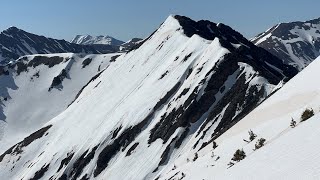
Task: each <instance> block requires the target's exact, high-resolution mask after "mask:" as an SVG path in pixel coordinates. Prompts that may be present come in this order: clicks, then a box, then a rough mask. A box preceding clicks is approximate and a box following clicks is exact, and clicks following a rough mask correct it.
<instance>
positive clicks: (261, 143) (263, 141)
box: [255, 138, 266, 150]
mask: <svg viewBox="0 0 320 180" xmlns="http://www.w3.org/2000/svg"><path fill="white" fill-rule="evenodd" d="M265 142H266V139H264V138H260V139H258V141H257V143H256V144H255V150H257V149H260V148H261V147H262V146H264V143H265Z"/></svg>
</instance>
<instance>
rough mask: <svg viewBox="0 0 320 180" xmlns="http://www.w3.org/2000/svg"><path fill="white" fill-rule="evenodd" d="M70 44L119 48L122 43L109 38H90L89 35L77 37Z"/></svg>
mask: <svg viewBox="0 0 320 180" xmlns="http://www.w3.org/2000/svg"><path fill="white" fill-rule="evenodd" d="M70 42H71V43H75V44H82V45H92V44H107V45H114V46H120V45H121V44H123V43H124V42H123V41H120V40H118V39H115V38H113V37H111V36H91V35H77V36H76V37H74V38H73V39H72V40H71V41H70Z"/></svg>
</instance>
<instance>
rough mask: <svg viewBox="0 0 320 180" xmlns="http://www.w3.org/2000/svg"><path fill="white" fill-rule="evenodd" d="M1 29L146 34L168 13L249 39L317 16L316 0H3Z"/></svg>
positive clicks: (63, 35)
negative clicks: (224, 27) (220, 25)
mask: <svg viewBox="0 0 320 180" xmlns="http://www.w3.org/2000/svg"><path fill="white" fill-rule="evenodd" d="M0 7H1V11H0V17H1V21H0V30H1V31H2V30H4V29H6V28H8V27H10V26H17V27H18V28H21V29H24V30H26V31H29V32H32V33H35V34H40V35H45V36H49V37H53V38H58V39H66V40H71V39H72V37H74V36H75V35H76V34H92V35H111V36H114V37H115V38H118V39H121V40H124V41H126V40H128V39H130V38H131V37H146V36H148V35H149V34H150V33H151V32H153V31H154V30H155V29H156V28H157V27H158V26H159V25H160V24H161V23H162V22H163V21H164V20H165V19H166V18H167V16H168V15H169V14H180V15H185V16H189V17H191V18H192V19H195V20H200V19H208V20H210V21H213V22H222V23H224V24H227V25H229V26H231V27H233V28H234V29H236V30H237V31H239V32H241V33H242V34H243V35H244V36H246V37H248V38H250V37H252V36H254V35H256V34H258V33H260V32H262V31H264V30H266V29H268V28H269V27H270V26H273V25H274V24H277V23H278V22H289V21H296V20H308V19H312V18H318V17H320V10H319V7H320V1H319V0H303V1H298V0H268V1H266V0H264V1H262V0H221V1H216V0H197V1H195V0H194V1H191V0H158V1H155V0H113V1H112V0H91V1H89V0H51V1H50V0H6V1H1V6H0Z"/></svg>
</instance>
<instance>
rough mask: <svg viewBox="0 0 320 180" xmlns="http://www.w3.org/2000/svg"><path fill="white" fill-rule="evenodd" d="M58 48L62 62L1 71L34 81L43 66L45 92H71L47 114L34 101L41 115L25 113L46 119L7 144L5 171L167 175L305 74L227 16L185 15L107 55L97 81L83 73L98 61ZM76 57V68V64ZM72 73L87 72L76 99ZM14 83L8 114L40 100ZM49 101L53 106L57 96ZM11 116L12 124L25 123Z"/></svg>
mask: <svg viewBox="0 0 320 180" xmlns="http://www.w3.org/2000/svg"><path fill="white" fill-rule="evenodd" d="M51 56H56V57H55V58H54V59H55V60H54V62H55V63H54V64H51V63H47V62H48V61H46V60H41V61H40V62H42V63H41V64H40V65H39V63H37V61H34V60H33V59H34V57H33V58H30V59H29V58H27V60H24V59H20V60H19V61H18V62H15V63H14V64H12V65H10V67H11V68H10V67H9V66H7V67H4V68H3V69H2V70H1V71H0V72H3V74H1V76H0V80H1V79H3V81H4V82H12V81H13V82H15V83H16V82H18V81H17V80H15V78H17V77H18V76H19V73H20V74H23V76H19V77H20V78H21V81H24V82H26V79H24V78H23V77H28V78H29V77H33V75H34V74H35V77H37V76H38V75H37V70H38V68H40V66H41V68H43V70H42V69H41V71H40V73H39V75H40V76H39V77H40V78H41V77H43V76H42V74H41V72H47V73H48V74H49V75H50V77H48V78H47V81H45V82H46V83H43V84H42V83H40V84H42V85H41V87H42V88H39V89H42V90H43V91H41V93H43V94H45V95H46V96H48V97H51V95H54V94H55V93H60V98H59V99H63V100H64V99H65V98H69V99H68V101H67V102H68V103H66V102H64V103H63V104H64V105H67V104H68V105H67V108H63V109H61V108H60V107H65V106H63V105H60V106H59V108H60V109H59V108H57V107H52V108H53V109H54V110H55V109H58V110H59V113H55V114H53V115H52V113H50V112H49V113H48V114H50V115H51V116H49V115H48V114H46V116H43V115H41V116H40V115H39V113H38V111H37V109H32V107H30V108H31V109H30V110H25V112H27V113H26V114H28V113H30V114H32V116H30V115H26V116H24V118H25V119H24V120H23V121H24V122H28V121H30V120H32V121H35V122H36V121H38V122H41V127H36V128H39V129H38V130H30V129H29V130H28V131H29V134H30V135H29V136H27V137H26V138H23V136H20V137H19V138H17V139H14V140H10V143H16V144H15V145H13V146H11V148H9V147H7V146H8V144H5V143H3V142H4V141H1V142H0V145H1V147H3V146H5V147H7V148H6V149H7V150H3V154H2V155H1V156H0V176H1V177H3V178H4V179H106V178H108V179H157V178H158V177H159V175H160V177H159V178H161V177H162V175H164V173H165V172H166V170H167V169H168V168H169V167H170V165H171V164H172V163H174V162H175V161H176V160H178V159H179V157H182V156H184V155H188V154H189V153H190V152H196V151H198V150H200V149H205V148H206V147H208V146H207V145H208V144H211V143H212V141H213V140H214V139H216V138H218V137H220V136H221V135H222V134H223V133H224V132H226V131H227V130H228V129H229V128H230V127H232V126H233V125H234V124H235V123H236V122H238V121H240V120H241V119H242V118H243V117H244V116H245V115H246V114H248V113H249V112H250V111H252V110H253V109H254V108H255V107H256V106H257V105H258V104H259V103H261V102H262V101H263V100H264V99H265V98H266V97H268V96H269V95H270V94H271V93H272V92H273V91H274V89H275V88H276V87H277V85H279V84H281V83H282V82H283V81H287V80H289V79H290V78H292V77H293V76H294V75H295V74H296V73H297V71H296V70H295V68H293V67H291V66H288V65H286V64H284V63H283V62H282V61H281V60H280V59H278V58H277V57H275V56H273V55H271V54H270V53H268V52H267V51H266V50H264V49H262V48H259V47H256V46H255V45H254V44H252V43H251V42H249V41H248V40H247V39H245V38H244V37H243V36H242V35H241V34H240V33H238V32H236V31H234V30H233V29H232V28H230V27H228V26H226V25H224V24H221V23H220V24H215V23H212V22H209V21H203V20H202V21H198V22H196V21H193V20H191V19H189V18H187V17H184V16H177V15H176V16H170V17H168V18H167V20H166V21H165V22H164V23H163V24H162V25H161V26H160V28H159V29H157V30H156V31H155V32H154V33H153V34H151V35H150V36H149V37H148V38H147V39H145V40H144V41H143V42H141V43H140V44H139V46H136V47H135V48H133V49H132V50H131V51H130V52H128V53H126V54H123V55H121V56H119V57H117V58H111V57H109V58H106V59H110V60H106V61H104V62H105V63H106V64H105V65H104V68H103V70H101V69H100V71H99V72H98V70H96V68H97V65H98V64H99V61H98V62H96V61H92V62H96V63H97V64H95V65H94V66H92V68H93V70H88V72H90V73H92V74H90V75H87V76H86V77H94V78H91V79H90V78H89V79H85V80H83V81H82V78H83V77H84V76H82V70H81V71H80V70H79V69H81V67H82V68H90V67H91V64H89V65H85V67H83V62H84V61H86V62H87V63H88V60H86V59H87V58H85V57H80V58H77V59H80V60H79V61H78V63H76V64H75V63H74V62H73V61H71V59H70V60H66V58H61V56H63V55H60V56H59V55H50V57H51ZM99 56H103V55H99ZM50 57H46V58H50ZM46 58H45V59H46ZM19 62H21V63H22V64H20V63H19ZM49 62H52V60H50V61H49ZM71 62H73V63H71ZM76 62H77V61H76ZM65 63H67V64H65ZM87 63H84V64H87ZM68 64H75V65H76V66H72V67H74V68H72V67H71V69H70V71H69V68H68V67H69V66H70V65H68ZM60 66H62V68H59V69H58V68H57V67H60ZM86 66H88V67H86ZM98 68H99V67H98ZM49 71H54V72H55V73H52V72H49ZM71 72H74V75H72V76H71ZM93 72H94V73H93ZM53 74H54V75H53ZM35 77H34V78H35ZM69 77H71V82H72V79H73V77H77V78H79V79H81V86H80V85H79V87H82V88H80V89H79V88H78V89H77V90H76V91H72V98H71V97H69V96H70V94H68V93H66V91H65V90H67V89H65V88H67V85H66V83H69V81H67V80H68V78H69ZM28 80H29V79H28ZM48 82H50V83H48ZM71 82H70V83H71ZM84 82H85V83H84ZM8 84H9V85H8V86H6V87H5V88H4V90H3V91H2V92H6V95H7V96H3V97H4V98H5V97H11V98H7V101H4V103H3V104H2V105H1V107H2V108H3V115H4V116H7V117H8V112H18V109H16V107H15V106H12V105H10V102H11V103H13V102H14V101H21V102H24V103H27V102H30V101H26V100H25V99H24V98H23V97H18V96H14V94H21V93H20V92H19V91H20V90H22V89H23V88H20V87H19V88H16V87H15V86H13V85H12V83H8ZM29 84H31V83H28V84H27V86H29ZM17 86H18V85H17ZM25 89H29V91H28V93H30V94H33V93H34V94H35V95H34V96H36V95H37V94H36V93H37V92H32V91H31V90H30V87H27V88H25ZM44 92H45V93H44ZM51 93H53V94H51ZM40 95H41V94H40ZM74 95H75V96H74ZM8 99H9V100H8ZM54 99H55V98H54ZM41 100H42V102H41V105H43V106H48V105H47V104H46V102H50V103H51V102H52V100H51V99H47V98H45V97H42V98H41ZM70 100H72V101H71V102H70ZM69 102H70V103H69ZM42 103H43V104H42ZM21 104H22V103H21ZM56 104H58V105H59V104H61V102H59V103H56ZM34 107H38V106H37V105H35V106H34ZM29 118H30V119H29ZM4 120H6V123H7V127H6V128H11V130H10V131H11V132H14V131H15V130H16V129H17V127H15V126H14V124H19V121H20V119H19V118H17V119H16V123H12V122H14V120H10V119H4ZM240 122H241V121H240ZM12 124H13V125H12ZM10 131H7V132H6V131H4V136H3V137H11V135H12V134H13V133H11V134H10V133H9V134H7V135H6V133H8V132H10ZM26 132H27V131H26ZM227 132H228V131H227ZM19 141H20V142H19ZM210 146H211V145H210ZM168 179H169V178H168Z"/></svg>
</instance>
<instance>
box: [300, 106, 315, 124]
mask: <svg viewBox="0 0 320 180" xmlns="http://www.w3.org/2000/svg"><path fill="white" fill-rule="evenodd" d="M313 115H314V112H313V109H306V110H305V111H304V112H303V113H302V114H301V122H303V121H305V120H307V119H309V118H311V117H312V116H313Z"/></svg>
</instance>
